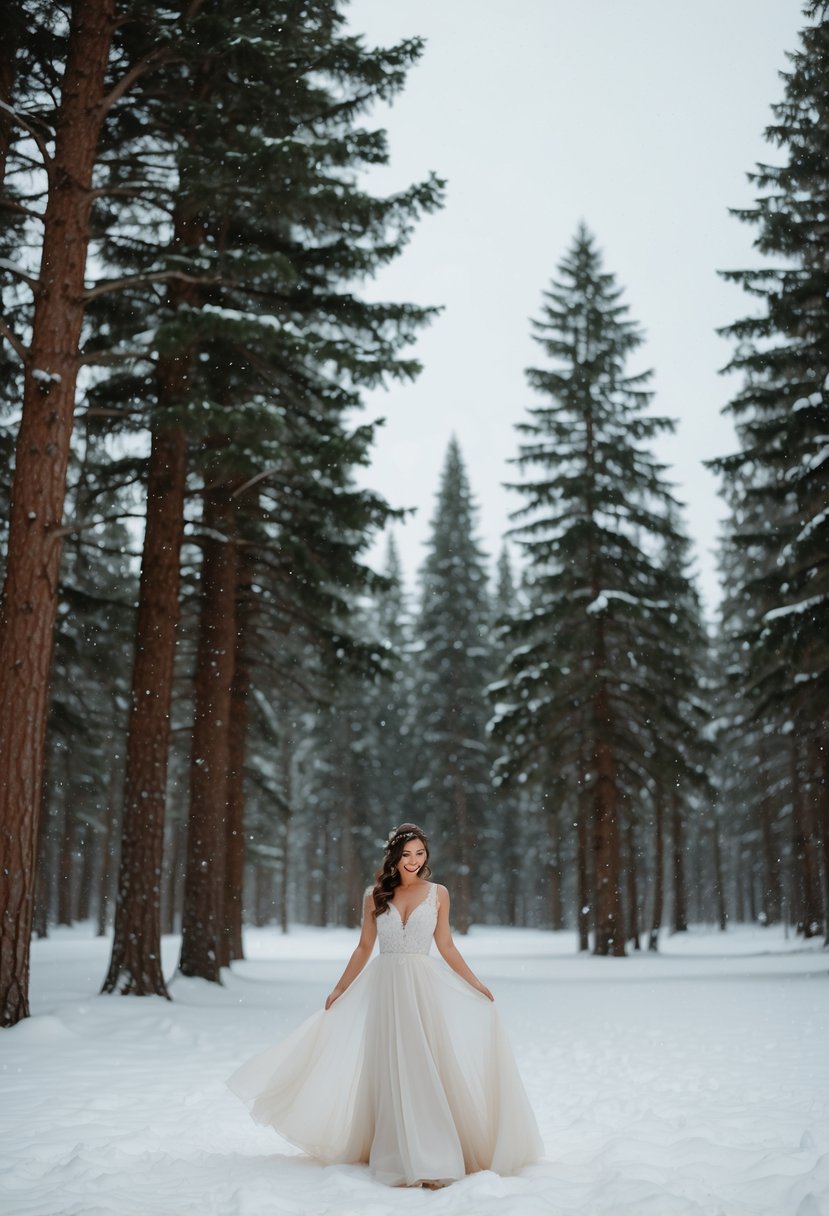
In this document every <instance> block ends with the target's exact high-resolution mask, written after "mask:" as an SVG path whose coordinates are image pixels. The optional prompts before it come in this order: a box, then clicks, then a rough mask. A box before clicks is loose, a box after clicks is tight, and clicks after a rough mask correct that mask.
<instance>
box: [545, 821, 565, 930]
mask: <svg viewBox="0 0 829 1216" xmlns="http://www.w3.org/2000/svg"><path fill="white" fill-rule="evenodd" d="M548 822H549V846H551V849H552V858H551V862H549V923H551V927H552V928H553V930H557V929H563V928H564V908H563V902H562V820H560V815H559V811H558V810H556V811H554V812H553V814H552V815H549V816H548Z"/></svg>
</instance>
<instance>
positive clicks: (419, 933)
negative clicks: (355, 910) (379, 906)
mask: <svg viewBox="0 0 829 1216" xmlns="http://www.w3.org/2000/svg"><path fill="white" fill-rule="evenodd" d="M370 889H371V888H369V890H370ZM437 894H438V889H437V885H436V884H435V883H433V882H430V883H429V891H428V894H427V895H426V897H425V898H424V899H422V900H421V901H420V903H419V904H415V906H414V908H412V910H411V912H410V913H409V919H408V920H407V921H406V923H405V925H404V924H403V921H402V920H401V919H400V913H399V912H398V910H397V908H396V907H395V906H394V904H389V907H388V911H387V912H384V913H383V915H382V916H378V917H377V941H378V943H379V945H380V953H381V954H428V953H429V950H430V948H431V945H432V938H433V937H434V935H435V925H436V924H437V919H438V900H437Z"/></svg>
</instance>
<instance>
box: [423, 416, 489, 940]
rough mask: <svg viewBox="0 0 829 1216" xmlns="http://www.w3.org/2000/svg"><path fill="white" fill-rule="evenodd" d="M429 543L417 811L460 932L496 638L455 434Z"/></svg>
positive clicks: (485, 774) (485, 766) (475, 836)
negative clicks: (492, 627)
mask: <svg viewBox="0 0 829 1216" xmlns="http://www.w3.org/2000/svg"><path fill="white" fill-rule="evenodd" d="M428 546H429V548H428V555H427V557H426V561H425V562H424V564H423V567H422V570H421V572H420V611H419V615H418V619H417V624H416V635H415V636H416V648H417V658H416V664H417V670H418V676H419V678H418V694H417V705H416V711H415V712H416V722H417V751H416V760H415V762H416V779H415V786H414V796H415V807H416V812H417V815H418V819H419V821H420V822H422V824H423V827H424V828H425V830H426V831H427V832H428V833H429V835H430V837H431V838H432V839H433V840H434V844H435V862H436V865H437V866H439V867H440V869H439V870H438V872H439V873H443V874H444V875H446V877H447V881H448V883H449V886H450V887H451V893H452V917H453V921H454V924H455V925H456V927H457V929H458V931H459V932H460V933H466V932H467V930H468V929H469V926H470V924H471V923H472V920H473V919H474V918H475V917H476V916H477V915H479V913H480V909H479V906H478V903H476V901H475V900H474V899H473V884H472V871H473V868H474V869H475V872H476V874H478V875H479V874H480V869H479V864H478V856H479V854H478V845H479V842H480V840H481V835H482V832H483V831H484V828H485V825H486V822H487V818H488V813H489V808H490V804H491V800H492V790H491V782H490V776H489V771H490V748H489V741H488V738H487V733H486V725H487V718H488V716H489V713H488V703H487V699H486V688H487V685H488V683H489V680H490V677H491V663H492V659H491V655H492V639H491V606H490V602H489V592H488V586H487V570H486V565H485V560H484V554H483V553H482V551H481V549H480V547H479V545H478V542H477V540H476V537H475V509H474V506H473V501H472V494H471V491H470V487H469V481H468V478H467V475H466V470H465V468H464V464H463V459H462V456H461V451H460V447H459V446H458V442H457V440H456V439H454V438H453V439H452V440H451V442H450V444H449V448H448V450H447V453H446V460H445V463H444V466H443V472H442V475H441V483H440V489H439V491H438V496H437V505H436V507H435V513H434V516H433V517H432V527H431V536H430V538H429V542H428ZM480 881H482V879H481V878H479V879H478V881H477V882H476V885H479V883H480Z"/></svg>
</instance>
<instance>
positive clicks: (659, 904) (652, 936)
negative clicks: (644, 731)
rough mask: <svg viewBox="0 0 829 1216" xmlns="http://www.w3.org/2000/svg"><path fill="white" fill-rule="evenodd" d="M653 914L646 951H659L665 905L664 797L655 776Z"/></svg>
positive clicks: (660, 785) (659, 782) (660, 778)
mask: <svg viewBox="0 0 829 1216" xmlns="http://www.w3.org/2000/svg"><path fill="white" fill-rule="evenodd" d="M653 827H654V843H653V912H652V917H651V931H650V933H649V934H648V949H649V950H658V949H659V930H660V929H661V928H662V912H663V907H664V904H665V795H664V792H663V788H662V777H661V775H658V776H657V779H656V784H655V786H654V791H653Z"/></svg>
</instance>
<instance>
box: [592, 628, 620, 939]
mask: <svg viewBox="0 0 829 1216" xmlns="http://www.w3.org/2000/svg"><path fill="white" fill-rule="evenodd" d="M601 654H602V659H601V660H599V666H601V665H602V662H603V647H602V651H601ZM597 658H598V656H597ZM593 711H594V729H595V732H596V733H595V736H594V739H595V743H594V764H595V768H596V774H597V777H596V788H595V793H594V809H593V881H594V886H595V898H594V906H595V909H596V913H595V941H594V943H593V953H594V954H613V955H615V956H616V957H617V958H622V957H624V955H625V929H624V922H623V919H622V897H621V892H620V890H619V824H618V818H617V814H618V806H617V800H618V794H617V790H616V767H615V764H614V761H613V752H612V748H611V744H610V738H609V736H610V729H611V713H610V698H609V696H608V691H607V686H606V685H605V684H601V685H600V686H599V690H598V692H597V693H596V694H595V696H594V700H593Z"/></svg>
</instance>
